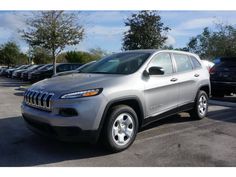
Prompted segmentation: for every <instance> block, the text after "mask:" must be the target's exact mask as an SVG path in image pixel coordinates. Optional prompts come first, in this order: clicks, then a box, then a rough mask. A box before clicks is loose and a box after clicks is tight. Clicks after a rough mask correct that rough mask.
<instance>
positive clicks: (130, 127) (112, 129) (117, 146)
mask: <svg viewBox="0 0 236 177" xmlns="http://www.w3.org/2000/svg"><path fill="white" fill-rule="evenodd" d="M138 124H139V123H138V117H137V114H136V112H135V111H134V110H133V109H132V108H131V107H129V106H126V105H118V106H115V107H113V108H112V109H111V111H110V112H109V114H108V116H107V117H106V123H105V126H104V130H103V132H104V133H103V138H105V139H104V143H105V145H106V146H107V148H108V149H109V150H111V151H112V152H120V151H123V150H125V149H127V148H128V147H129V146H130V145H131V144H132V143H133V142H134V140H135V137H136V135H137V132H138V127H139V125H138Z"/></svg>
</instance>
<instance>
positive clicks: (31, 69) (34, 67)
mask: <svg viewBox="0 0 236 177" xmlns="http://www.w3.org/2000/svg"><path fill="white" fill-rule="evenodd" d="M42 66H44V65H42V64H41V65H33V66H32V67H31V68H28V69H26V70H25V71H23V72H21V77H20V78H21V79H22V80H24V81H27V80H28V74H29V73H31V72H33V71H36V70H37V69H38V68H40V67H42Z"/></svg>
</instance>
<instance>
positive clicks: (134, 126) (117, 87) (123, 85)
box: [21, 50, 210, 152]
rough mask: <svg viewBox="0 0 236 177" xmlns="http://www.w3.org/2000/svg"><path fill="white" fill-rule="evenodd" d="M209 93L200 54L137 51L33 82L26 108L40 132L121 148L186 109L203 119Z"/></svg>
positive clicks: (31, 125) (29, 122)
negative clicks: (141, 131) (147, 127)
mask: <svg viewBox="0 0 236 177" xmlns="http://www.w3.org/2000/svg"><path fill="white" fill-rule="evenodd" d="M209 95H210V80H209V72H208V71H207V69H206V67H204V66H203V64H202V63H201V60H200V59H199V57H198V56H197V55H195V54H192V53H187V52H181V51H172V50H134V51H126V52H121V53H117V54H113V55H111V56H108V57H106V58H104V59H101V60H100V61H98V62H96V63H95V64H92V65H90V66H89V67H86V68H84V69H81V70H80V74H76V75H72V74H71V75H65V76H59V77H53V78H51V79H45V80H43V81H40V82H38V83H36V84H33V85H32V86H31V87H30V88H29V89H28V90H27V91H26V92H25V94H24V101H23V103H22V106H21V110H22V115H23V118H24V120H25V121H26V123H27V125H28V127H29V128H30V129H31V130H33V131H34V132H36V133H39V134H41V135H46V136H50V137H54V138H57V139H60V140H63V141H78V140H82V141H90V142H96V141H97V140H98V138H99V137H100V138H102V140H103V141H104V142H105V144H106V145H107V147H108V148H109V149H111V150H112V151H115V152H118V151H122V150H124V149H126V148H128V147H129V146H130V145H131V144H132V143H133V142H134V140H135V137H136V134H137V132H138V130H139V129H141V128H142V127H143V126H145V125H147V124H149V123H151V122H153V121H156V120H159V119H161V118H165V117H167V116H169V115H172V114H175V113H178V112H181V111H188V112H189V113H190V115H191V118H193V119H203V118H204V117H205V116H206V114H207V110H208V97H209Z"/></svg>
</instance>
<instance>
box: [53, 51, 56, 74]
mask: <svg viewBox="0 0 236 177" xmlns="http://www.w3.org/2000/svg"><path fill="white" fill-rule="evenodd" d="M52 57H53V75H55V74H56V73H57V67H56V64H57V63H56V56H55V51H53V52H52Z"/></svg>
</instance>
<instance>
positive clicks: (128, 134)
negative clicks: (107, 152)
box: [112, 113, 134, 146]
mask: <svg viewBox="0 0 236 177" xmlns="http://www.w3.org/2000/svg"><path fill="white" fill-rule="evenodd" d="M133 133H134V122H133V118H132V117H131V115H129V114H127V113H122V114H120V115H119V116H117V118H116V119H115V121H114V124H113V127H112V137H113V140H114V142H115V143H116V144H117V145H119V146H122V145H125V144H127V143H128V142H129V141H130V139H131V138H132V136H133Z"/></svg>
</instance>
